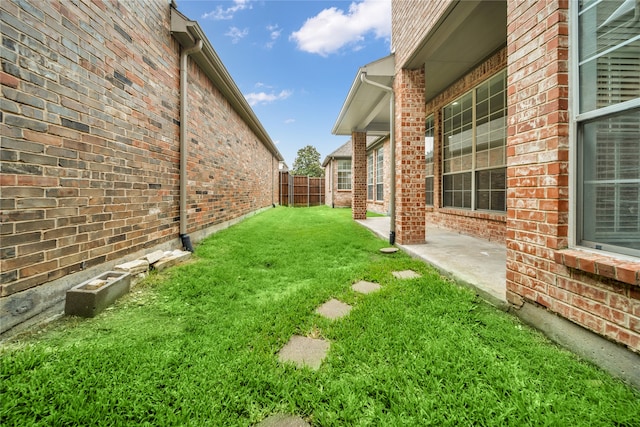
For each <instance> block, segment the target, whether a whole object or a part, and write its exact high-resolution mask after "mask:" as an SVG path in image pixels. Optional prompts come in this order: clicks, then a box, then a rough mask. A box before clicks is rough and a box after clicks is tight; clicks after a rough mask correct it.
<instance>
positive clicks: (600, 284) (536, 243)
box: [507, 0, 640, 352]
mask: <svg viewBox="0 0 640 427" xmlns="http://www.w3.org/2000/svg"><path fill="white" fill-rule="evenodd" d="M507 13H508V15H507V22H508V28H507V43H508V57H509V67H508V74H509V83H508V86H509V93H508V105H509V123H508V125H509V129H508V132H509V133H508V134H509V139H508V151H507V155H508V162H509V163H508V164H509V167H508V171H507V177H508V188H509V190H508V199H507V203H508V219H507V297H508V300H509V301H510V302H512V303H513V304H516V305H519V304H522V303H523V301H528V302H532V303H534V304H538V305H540V306H543V307H546V308H547V309H549V310H551V311H553V312H555V313H558V314H559V315H561V316H562V317H565V318H567V319H569V320H571V321H573V322H575V323H577V324H579V325H581V326H583V327H585V328H587V329H590V330H592V331H594V332H596V333H597V334H600V335H603V336H605V337H607V338H609V339H611V340H614V341H616V342H619V343H621V344H623V345H626V346H628V347H629V348H630V349H632V350H634V351H636V352H640V288H639V287H638V285H640V283H639V282H638V275H637V271H638V270H640V263H638V262H636V263H633V262H629V261H622V260H614V259H607V258H606V257H598V256H595V255H589V254H588V253H584V252H583V253H581V252H580V251H566V253H565V251H563V249H565V248H566V247H567V246H568V243H569V242H568V227H569V222H568V218H569V187H568V186H569V175H568V169H569V167H568V166H569V163H568V162H569V115H568V96H569V87H568V84H569V83H568V81H569V77H568V34H569V30H568V27H569V26H568V2H567V1H562V0H557V1H551V0H549V1H533V0H532V1H524V2H508V10H507ZM576 255H577V257H576ZM624 273H630V274H624Z"/></svg>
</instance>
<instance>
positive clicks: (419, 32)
mask: <svg viewBox="0 0 640 427" xmlns="http://www.w3.org/2000/svg"><path fill="white" fill-rule="evenodd" d="M451 3H453V0H428V1H425V0H400V1H393V2H392V3H391V26H392V28H393V37H392V41H393V46H392V47H393V50H394V51H395V55H396V70H398V69H399V68H402V67H403V66H404V64H405V63H406V62H407V60H408V59H409V58H410V56H411V54H412V53H413V52H414V50H415V49H416V48H417V47H418V44H419V43H420V42H421V41H422V40H423V39H424V38H425V36H426V35H427V33H428V32H429V30H431V28H433V26H434V25H435V23H436V22H437V21H438V19H440V17H441V16H442V14H443V13H444V11H445V10H446V9H447V7H449V5H450V4H451Z"/></svg>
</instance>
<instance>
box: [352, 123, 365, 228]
mask: <svg viewBox="0 0 640 427" xmlns="http://www.w3.org/2000/svg"><path fill="white" fill-rule="evenodd" d="M351 147H352V152H351V153H352V154H351V159H352V162H351V192H352V194H353V196H352V198H351V213H352V215H353V219H366V217H367V133H366V132H353V133H352V134H351Z"/></svg>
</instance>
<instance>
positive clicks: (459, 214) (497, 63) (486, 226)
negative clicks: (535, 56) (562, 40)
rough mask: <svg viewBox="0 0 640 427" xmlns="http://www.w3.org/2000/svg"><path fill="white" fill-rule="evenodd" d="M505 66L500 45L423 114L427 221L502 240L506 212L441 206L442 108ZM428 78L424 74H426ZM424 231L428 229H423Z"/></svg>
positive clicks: (429, 104) (504, 54) (436, 98)
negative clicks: (430, 140) (429, 199)
mask: <svg viewBox="0 0 640 427" xmlns="http://www.w3.org/2000/svg"><path fill="white" fill-rule="evenodd" d="M506 66H507V50H506V48H505V49H501V50H500V51H499V52H496V53H495V54H494V55H492V56H491V57H490V58H488V59H487V60H486V61H484V62H483V63H482V64H480V65H478V66H477V67H475V68H474V69H472V70H470V71H469V73H468V74H466V75H465V76H464V77H462V78H461V79H460V80H458V81H456V82H455V83H454V84H452V85H451V86H449V87H448V88H447V89H446V90H444V91H443V92H441V93H440V94H439V95H438V96H436V97H435V98H433V99H432V100H430V101H429V102H428V103H427V107H426V115H425V116H429V115H431V114H433V115H434V128H435V129H434V133H435V141H436V144H434V154H433V156H434V164H433V167H434V188H435V189H436V191H435V192H434V204H433V207H427V222H428V223H429V224H434V225H437V226H438V227H442V228H447V229H450V230H455V231H459V232H462V233H464V234H468V235H470V236H475V237H479V238H482V239H486V240H490V241H495V242H505V239H506V214H500V213H490V212H477V211H468V210H463V209H449V208H442V207H441V206H442V193H441V191H439V190H438V189H441V188H442V144H441V141H442V129H441V127H442V117H441V115H442V109H443V108H444V107H445V106H446V105H448V104H449V103H450V102H451V101H453V100H454V99H456V98H458V97H459V96H461V95H463V94H464V93H466V92H468V91H470V90H471V89H473V88H474V87H476V86H477V85H479V84H480V83H482V82H484V81H486V80H487V79H488V78H490V77H491V76H493V75H494V74H496V73H498V72H499V71H501V70H503V69H504V68H506ZM427 78H428V76H427ZM427 233H428V230H427Z"/></svg>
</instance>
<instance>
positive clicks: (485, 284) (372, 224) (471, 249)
mask: <svg viewBox="0 0 640 427" xmlns="http://www.w3.org/2000/svg"><path fill="white" fill-rule="evenodd" d="M357 222H358V223H360V224H361V225H363V226H365V227H366V228H368V229H370V230H371V231H373V232H374V233H375V234H376V235H378V236H379V237H380V238H382V239H388V238H389V230H390V225H391V224H390V218H389V217H375V218H367V219H366V220H358V221H357ZM425 237H426V243H424V244H422V245H397V246H398V247H399V248H400V249H402V250H403V251H405V252H406V253H408V254H409V255H411V256H413V257H416V258H419V259H422V260H423V261H425V262H427V263H429V264H431V265H432V266H434V267H435V268H436V269H437V270H439V271H440V272H441V273H442V274H444V275H446V276H450V277H452V278H453V279H454V280H456V281H458V282H460V283H464V284H467V285H469V286H471V287H473V288H475V289H476V291H477V292H478V293H479V294H480V295H481V296H482V297H483V298H484V299H486V300H487V301H489V302H490V303H492V304H494V305H496V306H499V307H504V306H506V304H507V285H506V283H507V268H506V265H507V248H506V245H505V244H504V243H497V242H489V241H487V240H483V239H479V238H475V237H471V236H466V235H464V234H460V233H457V232H455V231H450V230H445V229H443V228H438V227H437V226H435V225H434V224H427V232H426V236H425Z"/></svg>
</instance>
